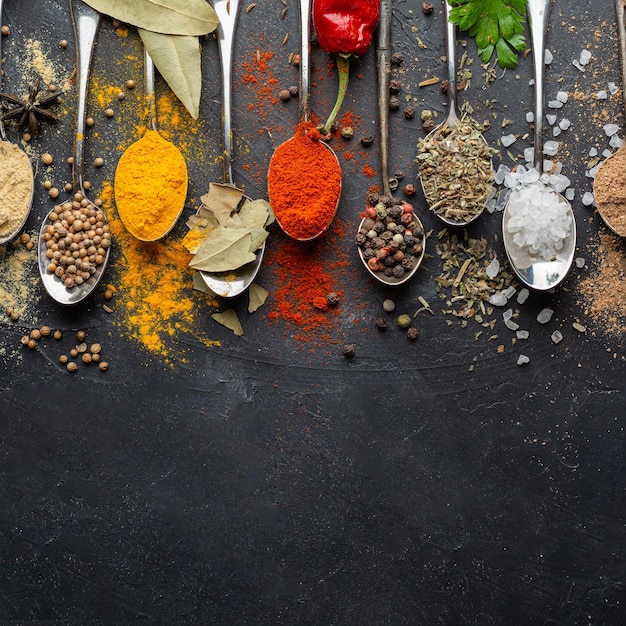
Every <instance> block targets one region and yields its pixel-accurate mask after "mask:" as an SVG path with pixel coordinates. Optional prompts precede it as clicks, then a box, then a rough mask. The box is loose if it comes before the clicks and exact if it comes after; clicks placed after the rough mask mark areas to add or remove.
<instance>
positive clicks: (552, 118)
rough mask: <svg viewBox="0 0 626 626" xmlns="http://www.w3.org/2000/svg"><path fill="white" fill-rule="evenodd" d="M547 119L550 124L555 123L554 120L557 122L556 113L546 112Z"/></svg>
mask: <svg viewBox="0 0 626 626" xmlns="http://www.w3.org/2000/svg"><path fill="white" fill-rule="evenodd" d="M546 120H547V122H548V124H550V126H552V124H554V122H556V115H554V114H553V113H547V114H546Z"/></svg>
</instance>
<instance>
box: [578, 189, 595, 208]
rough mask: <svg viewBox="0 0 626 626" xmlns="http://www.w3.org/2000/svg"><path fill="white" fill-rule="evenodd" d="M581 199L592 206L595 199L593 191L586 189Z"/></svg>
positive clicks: (586, 204)
mask: <svg viewBox="0 0 626 626" xmlns="http://www.w3.org/2000/svg"><path fill="white" fill-rule="evenodd" d="M581 201H582V203H583V204H584V205H585V206H591V205H592V204H593V201H594V197H593V193H592V192H591V191H585V193H584V194H583V197H582V200H581Z"/></svg>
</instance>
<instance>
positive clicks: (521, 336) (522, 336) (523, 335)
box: [515, 330, 530, 339]
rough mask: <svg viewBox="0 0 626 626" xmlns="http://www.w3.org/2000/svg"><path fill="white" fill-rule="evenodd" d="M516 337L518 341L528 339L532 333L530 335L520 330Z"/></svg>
mask: <svg viewBox="0 0 626 626" xmlns="http://www.w3.org/2000/svg"><path fill="white" fill-rule="evenodd" d="M515 336H516V337H517V338H518V339H528V337H530V333H529V332H528V331H527V330H518V331H517V332H516V333H515Z"/></svg>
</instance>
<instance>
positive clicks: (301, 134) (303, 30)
mask: <svg viewBox="0 0 626 626" xmlns="http://www.w3.org/2000/svg"><path fill="white" fill-rule="evenodd" d="M310 32H311V0H300V36H301V46H300V48H301V50H300V89H299V93H300V123H299V124H298V125H297V126H296V127H295V129H294V136H293V137H292V138H291V139H288V140H287V141H285V142H283V143H282V144H280V145H279V146H278V147H277V148H276V150H275V151H274V154H273V155H272V158H271V159H270V164H269V171H268V176H267V190H268V194H269V200H270V204H271V206H272V210H273V211H274V215H275V217H276V221H277V222H278V224H279V226H280V227H281V228H282V230H283V231H284V232H285V233H286V234H287V235H289V236H290V237H292V238H293V239H296V240H298V241H311V240H313V239H316V238H317V237H319V236H320V235H321V234H322V233H324V232H325V231H326V230H327V229H328V227H329V226H330V224H331V223H332V221H333V218H334V217H335V214H336V213H337V207H338V206H339V197H340V195H341V166H340V165H339V161H338V159H337V155H336V154H335V153H334V152H333V150H332V149H331V148H330V146H328V145H327V144H326V143H324V142H323V141H321V140H320V132H319V130H317V128H315V127H314V126H313V125H312V123H311V122H310V121H309V81H310V64H309V57H310Z"/></svg>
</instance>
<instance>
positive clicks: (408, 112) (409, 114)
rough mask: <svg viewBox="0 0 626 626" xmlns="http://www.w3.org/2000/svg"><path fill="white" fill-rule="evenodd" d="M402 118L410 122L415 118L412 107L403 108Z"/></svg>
mask: <svg viewBox="0 0 626 626" xmlns="http://www.w3.org/2000/svg"><path fill="white" fill-rule="evenodd" d="M404 117H406V119H407V120H412V119H413V118H414V117H415V109H414V108H413V107H405V109H404Z"/></svg>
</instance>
